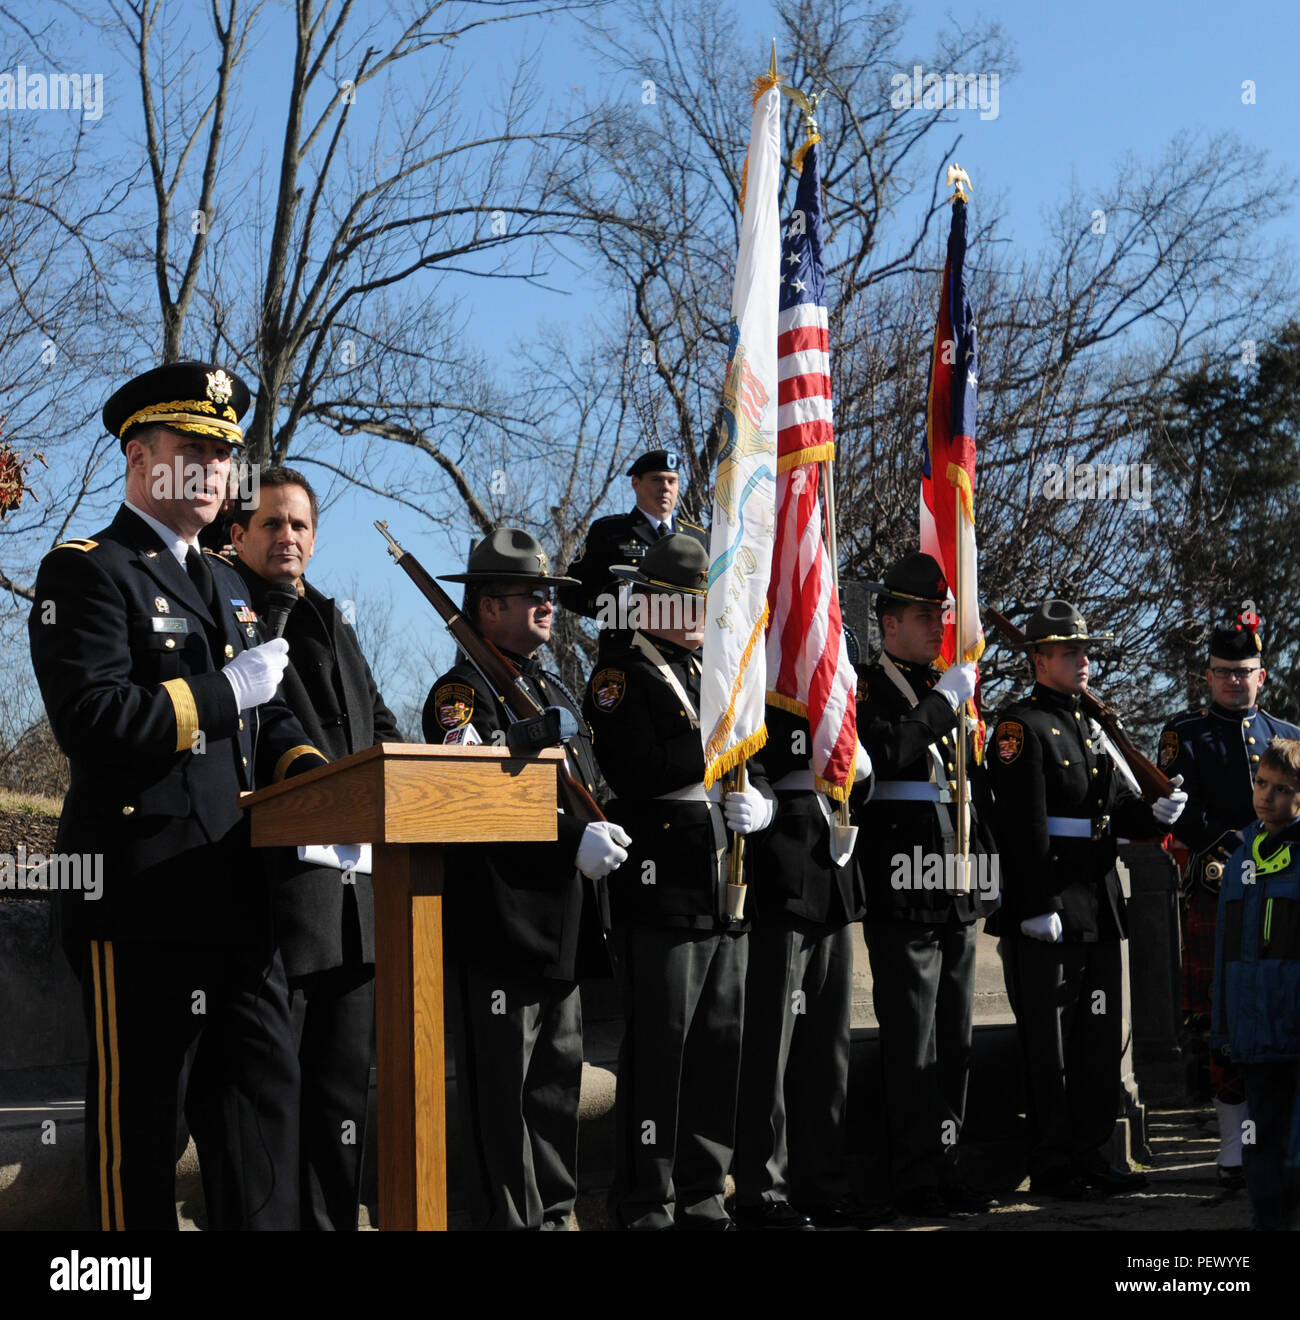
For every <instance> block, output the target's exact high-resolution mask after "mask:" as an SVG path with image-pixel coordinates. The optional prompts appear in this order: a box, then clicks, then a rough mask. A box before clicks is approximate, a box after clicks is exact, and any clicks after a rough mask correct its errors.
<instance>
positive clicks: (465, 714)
mask: <svg viewBox="0 0 1300 1320" xmlns="http://www.w3.org/2000/svg"><path fill="white" fill-rule="evenodd" d="M433 707H434V709H435V710H436V711H437V712H438V723H439V724H441V725H442V727H443V728H444V729H459V728H460V727H461V725H463V724H468V723H469V722H470V720H471V719H473V718H474V689H473V688H472V687H470V686H469V684H468V683H444V684H443V685H442V686H441V687H440V688H439V689H438V690H437V691H436V692H435V693H434V694H433Z"/></svg>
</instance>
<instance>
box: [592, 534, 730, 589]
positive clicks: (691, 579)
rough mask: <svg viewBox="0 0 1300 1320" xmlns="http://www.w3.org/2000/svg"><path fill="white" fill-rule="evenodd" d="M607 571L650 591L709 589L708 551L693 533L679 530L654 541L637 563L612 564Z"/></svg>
mask: <svg viewBox="0 0 1300 1320" xmlns="http://www.w3.org/2000/svg"><path fill="white" fill-rule="evenodd" d="M609 571H610V572H611V573H612V574H613V575H614V576H615V577H616V578H621V579H622V580H623V581H624V582H634V583H635V584H636V585H637V586H638V587H645V588H647V589H648V590H650V591H659V592H672V593H674V594H676V593H681V594H682V595H685V596H703V595H705V594H707V592H708V590H709V552H708V551H707V550H706V549H705V548H704V547H703V546H702V545H701V544H700V543H699V542H698V541H697V540H696V539H695V538H694V537H693V536H685V535H683V534H682V533H680V532H675V533H674V534H673V535H672V536H665V537H664V538H663V539H662V540H660V541H656V542H655V543H654V545H652V546H651V547H650V549H649V550H647V551H646V555H645V558H644V559H643V560H642V561H641V563H640V565H639V566H637V565H634V564H611V565H610V566H609Z"/></svg>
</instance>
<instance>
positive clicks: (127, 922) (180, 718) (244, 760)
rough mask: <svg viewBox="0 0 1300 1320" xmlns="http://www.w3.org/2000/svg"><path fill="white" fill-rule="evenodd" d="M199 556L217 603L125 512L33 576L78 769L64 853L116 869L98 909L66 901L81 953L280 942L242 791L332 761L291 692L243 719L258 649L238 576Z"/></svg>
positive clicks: (38, 630)
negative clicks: (127, 946) (107, 945)
mask: <svg viewBox="0 0 1300 1320" xmlns="http://www.w3.org/2000/svg"><path fill="white" fill-rule="evenodd" d="M204 562H205V563H206V564H207V565H208V567H209V569H210V572H211V577H212V585H213V598H212V600H211V601H207V600H205V599H203V595H202V592H201V590H200V587H199V585H198V584H197V583H196V582H195V581H193V580H191V578H190V577H189V575H188V574H187V572H186V570H185V569H184V568H182V567H181V565H180V564H179V563H177V561H176V559H175V558H174V557H173V555H172V554H171V552H170V551H169V550H168V549H166V548H165V547H164V546H163V544H162V542H161V540H160V539H159V538H158V537H157V535H155V533H154V532H153V530H152V529H151V528H150V527H149V526H148V524H147V523H145V522H144V521H143V520H142V519H140V518H138V517H137V516H136V515H135V514H134V513H132V512H131V511H130V510H129V509H127V508H125V507H123V508H121V509H120V510H119V511H118V514H117V517H116V518H115V519H114V520H113V522H112V524H111V525H110V526H108V527H106V528H105V529H104V530H103V531H101V532H97V533H96V534H95V535H94V536H93V537H91V538H89V539H86V540H79V541H70V542H67V543H65V544H64V545H61V546H56V547H55V548H54V549H53V550H51V551H50V552H49V554H47V555H46V556H45V558H44V560H43V561H42V563H41V567H40V571H39V572H38V574H37V577H36V588H35V605H34V606H33V609H32V613H31V617H30V620H29V632H30V636H31V650H32V664H33V668H34V669H35V672H36V678H37V681H38V683H39V684H40V689H41V695H42V696H43V697H44V699H45V708H46V710H47V712H48V713H49V717H50V725H51V727H52V729H53V731H54V736H55V739H56V740H57V741H58V744H59V746H60V747H61V748H62V750H63V751H64V752H65V753H66V754H67V756H68V759H69V762H70V768H71V784H70V787H69V789H68V794H67V797H66V799H65V801H64V805H63V814H62V816H61V817H60V820H59V834H58V848H59V851H60V852H65V853H66V852H73V853H102V854H103V857H104V890H103V896H102V897H101V898H100V899H99V900H98V901H94V902H90V901H83V900H82V898H81V895H79V894H76V893H69V894H66V895H64V902H63V905H62V915H63V934H64V939H65V942H66V943H67V944H68V947H69V951H70V953H71V951H72V949H73V948H76V947H79V946H80V945H81V944H83V943H84V941H86V940H92V939H105V940H113V939H122V940H127V939H130V940H149V941H189V942H193V943H199V944H207V945H218V946H220V945H242V946H248V947H262V946H263V945H264V944H265V943H266V942H267V940H268V938H269V926H270V922H269V908H268V890H267V886H266V882H265V874H264V873H265V869H266V868H264V867H262V866H257V867H255V868H254V872H253V873H251V874H250V866H249V856H250V854H249V851H248V849H249V841H248V840H249V835H248V823H247V820H246V818H245V813H244V812H242V811H241V810H240V808H239V793H240V792H241V791H242V790H246V789H252V788H253V787H254V785H255V783H256V784H269V783H271V782H273V781H278V780H280V779H283V778H284V777H285V776H286V775H287V774H298V773H300V772H302V771H305V770H309V769H314V768H316V767H317V766H320V765H323V764H325V758H324V757H323V756H322V755H321V754H320V753H319V752H318V751H317V750H316V749H315V748H314V747H313V746H311V744H310V741H309V739H308V737H307V734H306V733H305V732H304V730H303V729H302V727H301V725H300V724H299V723H298V721H297V720H296V719H295V718H294V716H293V712H292V711H291V710H290V709H289V707H288V706H287V705H286V704H285V703H284V702H283V701H282V700H281V699H280V698H279V697H278V696H277V697H275V698H273V699H272V700H271V701H270V702H267V703H266V704H264V705H262V706H259V707H258V708H256V709H255V710H250V711H245V712H244V713H243V714H242V715H241V714H240V712H239V711H238V710H237V709H236V703H235V695H234V691H233V690H232V688H231V686H230V684H229V682H228V681H227V680H226V679H225V678H224V677H222V675H221V672H220V671H221V668H222V665H223V664H224V663H225V661H226V660H228V659H230V658H232V657H233V656H235V655H236V654H237V653H238V652H240V651H242V650H245V649H247V648H248V647H251V646H256V645H258V644H259V642H260V640H261V639H260V637H259V636H258V633H257V627H256V623H255V621H254V616H253V612H252V611H251V609H250V608H249V607H248V605H247V599H246V598H247V595H248V589H247V588H246V587H245V585H244V582H243V580H242V579H241V578H240V576H239V574H238V573H236V572H235V570H234V569H233V568H231V567H230V565H229V564H227V563H226V562H225V560H223V559H220V558H219V557H217V556H216V555H213V554H211V553H207V554H205V556H204ZM77 956H79V955H77Z"/></svg>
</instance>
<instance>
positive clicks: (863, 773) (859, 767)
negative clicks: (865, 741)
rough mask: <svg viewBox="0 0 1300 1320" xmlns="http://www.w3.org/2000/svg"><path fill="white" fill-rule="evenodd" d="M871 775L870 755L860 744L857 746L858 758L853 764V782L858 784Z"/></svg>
mask: <svg viewBox="0 0 1300 1320" xmlns="http://www.w3.org/2000/svg"><path fill="white" fill-rule="evenodd" d="M870 774H871V754H870V753H869V752H868V751H867V749H866V748H865V747H863V745H862V744H861V743H859V744H858V758H857V760H856V761H854V763H853V782H854V783H855V784H860V783H861V782H862V781H863V780H864V779H866V778H867V776H868V775H870Z"/></svg>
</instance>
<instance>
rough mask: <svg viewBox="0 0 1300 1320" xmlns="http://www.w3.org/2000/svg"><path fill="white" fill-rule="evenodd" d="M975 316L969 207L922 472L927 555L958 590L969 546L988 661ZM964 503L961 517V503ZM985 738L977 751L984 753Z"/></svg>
mask: <svg viewBox="0 0 1300 1320" xmlns="http://www.w3.org/2000/svg"><path fill="white" fill-rule="evenodd" d="M977 370H978V355H977V352H976V338H975V312H974V309H973V308H972V307H971V305H970V300H969V299H968V298H967V297H966V199H965V197H964V196H963V195H962V193H961V192H960V190H959V191H958V194H957V197H956V199H955V200H954V201H953V204H952V227H951V230H950V231H949V234H948V259H947V261H946V262H945V263H944V268H943V285H942V287H941V289H940V293H939V320H938V323H937V324H936V326H935V331H934V348H933V350H932V353H931V358H930V392H929V400H928V403H927V408H926V433H927V444H926V450H925V459H924V462H923V464H922V469H921V549H922V551H924V553H925V554H927V555H930V556H932V557H933V558H934V559H936V560H937V561H938V563H939V567H940V568H941V569H942V570H943V575H944V577H946V578H947V579H948V581H949V582H950V583H953V584H954V590H955V589H956V585H957V546H958V541H959V540H960V541H961V543H962V569H963V572H962V576H961V584H960V585H961V599H960V600H958V601H956V602H955V609H956V610H959V611H960V612H961V620H962V636H963V640H964V642H965V655H964V656H963V657H962V659H964V660H978V659H979V658H980V656H981V655H983V654H984V629H983V627H982V625H981V623H980V613H979V575H978V570H977V567H976V553H977V552H976V546H975V390H976V386H977V383H978V380H977ZM958 494H960V496H961V514H960V516H958V512H957V496H958ZM956 632H957V630H956V626H955V623H952V622H950V623H949V624H948V626H947V627H946V628H945V629H944V640H943V653H942V660H943V663H944V665H945V666H946V665H950V664H952V663H953V662H954V661H955V660H956V659H957V637H956ZM982 743H983V739H982V737H981V738H979V739H978V740H977V744H976V745H977V748H979V747H980V746H982Z"/></svg>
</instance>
